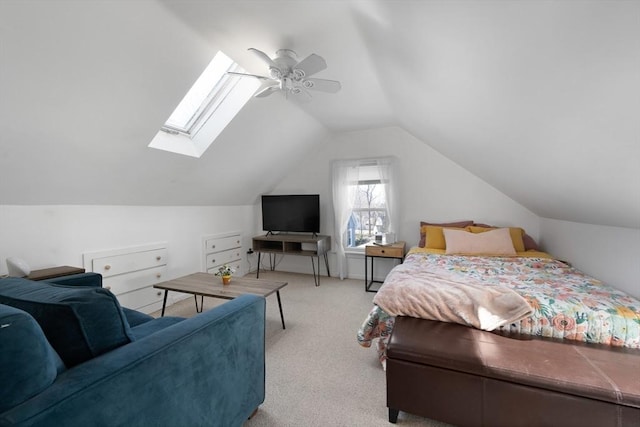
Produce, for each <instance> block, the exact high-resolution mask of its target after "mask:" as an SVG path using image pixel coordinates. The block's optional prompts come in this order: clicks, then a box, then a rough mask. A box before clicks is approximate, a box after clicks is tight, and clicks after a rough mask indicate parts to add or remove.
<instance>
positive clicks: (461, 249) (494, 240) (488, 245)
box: [442, 228, 516, 256]
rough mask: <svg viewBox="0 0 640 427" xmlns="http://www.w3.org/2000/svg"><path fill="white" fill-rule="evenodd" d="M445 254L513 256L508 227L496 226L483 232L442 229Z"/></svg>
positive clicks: (514, 253) (514, 251)
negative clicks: (496, 227)
mask: <svg viewBox="0 0 640 427" xmlns="http://www.w3.org/2000/svg"><path fill="white" fill-rule="evenodd" d="M442 231H443V233H444V240H445V243H446V252H445V253H447V254H450V255H453V254H460V255H504V256H515V255H516V250H515V249H514V247H513V241H512V240H511V234H510V233H509V229H508V228H498V229H495V230H491V231H486V232H484V233H470V232H468V231H462V230H453V229H449V228H443V229H442Z"/></svg>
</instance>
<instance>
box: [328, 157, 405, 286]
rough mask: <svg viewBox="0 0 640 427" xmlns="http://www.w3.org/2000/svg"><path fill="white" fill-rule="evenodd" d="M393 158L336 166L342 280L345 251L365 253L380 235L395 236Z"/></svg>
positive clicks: (336, 232)
mask: <svg viewBox="0 0 640 427" xmlns="http://www.w3.org/2000/svg"><path fill="white" fill-rule="evenodd" d="M393 164H394V159H393V158H380V159H362V160H339V161H336V162H334V164H333V184H332V187H333V207H334V217H335V227H336V229H335V238H336V240H337V246H338V247H337V248H336V251H337V258H338V267H339V269H340V277H342V278H344V277H346V258H345V251H364V246H365V245H366V244H367V243H370V242H371V241H373V240H374V239H375V236H376V234H380V233H386V232H394V231H395V230H394V215H395V212H394V202H393V200H394V198H395V197H396V196H395V191H394V189H393V185H394V181H395V179H394V177H393V169H394V168H393Z"/></svg>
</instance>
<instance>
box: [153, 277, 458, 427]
mask: <svg viewBox="0 0 640 427" xmlns="http://www.w3.org/2000/svg"><path fill="white" fill-rule="evenodd" d="M260 278H261V279H262V278H264V279H271V280H277V281H283V282H284V281H286V282H288V286H286V287H285V288H283V289H282V290H281V291H280V295H281V298H282V307H283V311H284V319H285V323H286V327H287V329H286V330H283V329H282V324H281V322H280V314H279V312H278V302H277V299H276V296H275V295H271V296H269V297H268V298H267V324H266V347H267V348H266V368H267V373H266V399H265V402H264V404H263V405H262V406H260V409H259V410H258V412H257V414H256V415H255V416H254V417H253V418H252V419H251V420H249V421H247V422H246V423H245V427H262V426H278V427H280V426H283V427H284V426H296V427H297V426H305V427H306V426H385V427H388V426H390V425H392V424H390V423H389V422H388V421H387V407H386V395H385V375H384V371H383V370H382V367H381V366H380V363H379V362H378V359H377V355H376V352H375V350H374V349H373V348H363V347H361V346H360V345H358V342H357V340H356V332H357V330H358V328H359V327H360V325H361V323H362V322H363V320H364V319H365V317H366V315H367V314H368V312H369V310H370V309H371V306H372V303H371V301H372V299H373V296H374V294H373V293H369V292H365V291H364V282H363V281H362V280H342V281H341V280H339V279H335V278H327V277H324V276H323V277H322V279H321V284H320V286H319V287H315V286H314V284H313V277H312V276H311V275H305V274H294V273H281V272H271V271H267V272H260ZM222 303H224V301H223V300H216V299H212V298H205V303H204V304H205V309H208V308H212V307H214V306H216V305H219V304H222ZM194 314H195V305H194V301H193V298H187V299H185V300H183V301H180V302H179V303H177V304H174V305H173V306H170V307H168V308H167V312H166V315H169V316H171V315H173V316H184V317H189V316H193V315H194ZM156 315H157V314H156ZM397 425H398V426H401V427H404V426H406V427H415V426H422V427H424V426H429V427H442V426H446V424H443V423H439V422H436V421H431V420H427V419H424V418H421V417H417V416H413V415H409V414H406V413H404V412H401V413H400V416H399V418H398V424H397Z"/></svg>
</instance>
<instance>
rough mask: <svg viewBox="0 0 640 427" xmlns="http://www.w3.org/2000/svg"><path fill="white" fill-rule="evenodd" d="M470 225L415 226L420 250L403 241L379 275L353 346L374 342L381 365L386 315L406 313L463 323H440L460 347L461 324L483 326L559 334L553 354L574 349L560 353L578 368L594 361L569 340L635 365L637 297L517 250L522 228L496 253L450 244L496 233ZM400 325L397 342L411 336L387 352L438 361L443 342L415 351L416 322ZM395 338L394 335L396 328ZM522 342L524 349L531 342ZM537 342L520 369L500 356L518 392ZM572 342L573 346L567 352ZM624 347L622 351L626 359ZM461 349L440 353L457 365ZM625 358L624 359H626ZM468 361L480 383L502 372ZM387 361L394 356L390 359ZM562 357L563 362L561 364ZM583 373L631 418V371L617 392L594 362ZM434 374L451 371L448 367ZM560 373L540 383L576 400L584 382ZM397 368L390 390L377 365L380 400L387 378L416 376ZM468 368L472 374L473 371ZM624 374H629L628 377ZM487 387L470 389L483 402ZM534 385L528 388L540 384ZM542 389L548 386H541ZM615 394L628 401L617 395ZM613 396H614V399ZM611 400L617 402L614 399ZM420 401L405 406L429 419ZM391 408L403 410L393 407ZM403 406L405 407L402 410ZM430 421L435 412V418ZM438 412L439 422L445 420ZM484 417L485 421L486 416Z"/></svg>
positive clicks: (388, 325) (639, 328)
mask: <svg viewBox="0 0 640 427" xmlns="http://www.w3.org/2000/svg"><path fill="white" fill-rule="evenodd" d="M434 227H435V228H434ZM470 227H471V228H470ZM473 227H474V226H466V227H464V228H462V227H452V228H447V227H437V226H429V228H426V227H425V226H423V227H421V231H424V232H425V233H424V234H426V241H425V238H424V237H425V236H424V234H423V236H421V237H422V239H421V240H422V241H421V243H422V246H424V247H420V246H418V247H414V248H412V249H411V250H410V251H409V253H408V254H407V256H406V258H405V261H404V263H403V264H401V265H399V266H396V267H394V268H393V269H392V271H391V272H390V273H389V274H388V275H387V278H386V279H385V282H384V283H383V285H382V286H381V288H380V290H379V291H378V293H377V294H376V296H375V297H374V306H373V308H372V309H371V311H370V313H369V314H368V316H367V317H366V319H365V320H364V322H363V323H362V326H361V327H360V329H359V330H358V333H357V339H358V342H359V344H360V345H362V346H363V347H371V346H372V345H374V344H375V347H376V349H377V351H378V357H379V359H380V362H381V363H382V366H383V367H385V363H386V361H387V346H388V342H389V338H390V337H391V335H392V332H393V329H394V325H395V323H396V318H398V319H403V320H404V319H411V318H418V319H426V320H428V321H430V322H431V324H434V325H437V324H442V323H440V322H445V323H446V324H461V325H465V326H470V327H472V329H469V328H460V327H454V328H450V329H448V330H451V331H455V332H452V334H456V335H457V336H456V337H454V338H453V339H452V340H451V341H452V342H453V341H456V340H457V342H465V343H467V344H469V347H470V348H474V347H475V348H477V345H478V343H477V342H471V341H469V339H470V338H469V337H470V336H471V335H469V333H468V332H466V330H476V331H479V333H481V334H485V335H473V337H474V338H473V339H477V340H481V341H486V340H487V335H486V334H487V333H489V332H481V331H480V330H484V331H490V333H489V336H502V337H505V336H506V337H510V336H511V337H522V336H530V337H532V338H536V339H538V338H539V339H540V340H550V341H553V342H554V343H555V342H559V341H560V342H562V343H569V344H571V346H566V345H562V344H561V345H560V347H553V349H554V350H553V351H556V352H559V353H561V354H564V353H565V352H568V351H577V352H578V353H575V354H574V353H571V355H570V356H567V357H577V358H579V359H581V361H582V362H584V363H586V365H585V366H596V364H597V362H594V361H592V360H587V359H588V358H587V357H586V356H585V354H586V353H585V351H586V350H582V349H580V347H578V346H579V345H587V346H591V345H593V346H596V348H599V347H601V348H608V349H611V351H612V353H611V354H612V355H613V357H612V358H611V361H612V362H611V363H613V364H614V365H615V364H617V361H618V360H620V361H623V359H621V358H622V357H626V358H627V359H624V363H627V364H629V363H631V365H630V366H637V365H638V364H639V363H640V351H638V349H640V301H639V300H638V299H636V298H634V297H632V296H630V295H627V294H625V293H624V292H622V291H619V290H616V289H614V288H612V287H609V286H607V285H605V284H603V283H602V282H600V281H599V280H597V279H595V278H593V277H590V276H588V275H586V274H584V273H583V272H581V271H579V270H577V269H575V268H573V267H572V266H570V265H569V264H568V263H566V262H563V261H560V260H556V259H553V257H551V256H550V255H549V254H546V253H544V252H540V251H537V250H532V249H531V248H529V250H527V248H526V247H525V245H522V242H521V241H519V240H518V241H516V240H517V239H519V238H521V237H522V236H524V235H525V233H524V230H522V229H519V228H511V229H508V231H506V230H507V229H502V230H503V231H502V232H501V237H500V239H501V241H502V244H503V246H504V243H505V239H511V243H512V247H511V248H510V249H509V250H506V252H501V250H500V249H499V248H498V249H497V250H496V246H495V245H494V246H491V245H489V246H490V247H489V248H488V247H487V246H486V242H481V243H480V245H479V246H478V244H477V243H478V242H477V241H475V240H474V242H472V244H471V245H469V243H468V242H465V243H464V244H462V246H460V244H459V243H460V242H456V239H457V238H458V237H460V238H462V239H468V238H469V237H471V235H472V234H474V235H476V236H473V237H472V240H473V239H477V235H479V234H480V233H485V232H488V230H489V231H495V230H497V229H496V228H492V227H489V226H486V227H482V228H483V229H482V230H478V229H475V230H474V229H473ZM454 230H455V231H454ZM429 232H431V233H432V234H433V235H437V236H436V237H437V238H436V239H435V241H434V238H433V236H432V238H431V239H429ZM452 232H454V234H455V235H456V236H455V237H456V239H454V238H452V239H449V238H448V237H450V236H451V235H452ZM459 233H466V235H464V236H463V235H458V234H459ZM494 234H498V233H494ZM505 236H508V237H505ZM482 238H484V237H482ZM514 238H515V239H514ZM499 246H500V245H498V247H499ZM507 246H508V245H507ZM517 249H519V250H517ZM399 316H401V317H399ZM433 321H436V322H433ZM426 323H427V322H425V324H426ZM409 324H411V322H404V325H405V326H404V328H405V330H404V331H403V334H402V335H403V337H402V338H401V339H403V340H405V341H406V337H410V339H409V341H411V340H413V344H409V347H407V346H406V345H405V344H401V345H400V346H399V347H397V348H401V351H396V353H398V354H400V353H404V354H405V355H408V359H412V358H416V357H418V359H420V358H422V359H425V360H430V361H434V360H436V359H438V358H441V359H442V356H443V355H444V354H446V353H447V352H448V351H449V350H448V349H446V348H444V347H446V346H447V344H446V343H444V341H443V344H442V345H440V348H438V344H437V343H436V344H429V346H430V347H429V349H427V350H425V348H426V347H424V345H423V344H422V343H421V342H420V341H421V340H422V338H420V337H419V336H417V335H416V333H415V329H420V328H422V327H423V326H424V325H422V326H420V327H417V326H416V324H415V322H414V323H413V324H412V325H413V326H407V325H409ZM435 327H436V326H428V327H427V326H424V330H425V331H429V330H431V331H433V330H434V328H435ZM407 328H411V329H413V331H412V330H409V331H407V330H406V329H407ZM456 328H457V329H456ZM441 331H442V330H441V329H439V330H438V332H437V333H436V334H435V335H434V334H433V333H431V334H432V335H430V336H429V338H428V339H432V340H433V339H434V337H438V339H443V338H444V337H445V336H444V335H442V332H441ZM398 335H399V336H400V334H398ZM399 339H400V338H399ZM425 339H426V338H425ZM446 339H447V340H448V339H449V338H448V337H447V338H446ZM500 339H502V338H500ZM489 340H491V338H489ZM510 341H511V343H510V342H508V341H501V344H499V345H498V350H495V349H494V350H492V352H493V353H495V352H496V351H498V352H501V351H502V350H501V349H506V348H511V349H513V347H514V346H513V345H511V344H512V343H514V342H515V340H513V339H512V340H510ZM392 343H393V342H392ZM396 344H397V343H396ZM495 344H496V343H495V342H492V345H495ZM574 344H575V345H574ZM402 345H405V347H404V348H402ZM545 345H546V344H545ZM555 345H557V344H555ZM412 346H413V347H412ZM500 346H503V347H500ZM528 348H529V349H532V348H533V347H528ZM540 348H542V347H539V346H538V352H531V354H534V353H535V354H538V356H537V360H535V361H534V360H532V359H530V358H531V357H533V356H526V355H525V356H522V355H521V356H519V357H522V369H519V368H517V367H516V369H514V365H513V361H511V362H509V363H511V365H510V366H509V372H510V373H509V375H510V376H511V380H510V381H508V383H509V385H510V386H514V384H515V385H517V386H518V387H520V389H522V384H523V383H527V382H528V381H529V380H530V379H531V375H529V374H530V373H531V371H530V370H531V369H533V368H532V366H534V365H535V364H536V363H538V362H539V359H540V357H539V356H540V354H541V353H539V350H540ZM576 348H577V349H578V350H575V349H576ZM618 349H619V350H621V351H622V352H623V353H624V354H623V355H619V354H618V353H615V350H618ZM518 351H521V350H518ZM420 352H423V353H424V352H430V353H429V354H427V355H426V357H425V354H420ZM629 352H630V353H631V356H629V354H628V353H629ZM463 353H465V352H459V354H458V355H455V354H453V353H451V354H448V355H447V356H446V357H445V358H444V359H446V358H449V359H451V358H453V359H455V358H458V357H459V358H460V359H458V360H454V365H457V366H458V367H460V366H465V363H466V362H465V359H466V358H467V355H465V354H463ZM542 354H544V353H542ZM576 354H577V356H576ZM416 355H417V356H416ZM434 355H435V356H434ZM567 355H569V353H567ZM401 357H405V356H401ZM528 357H529V359H528ZM598 357H600V356H598ZM629 357H631V359H628V358H629ZM607 358H608V357H607ZM616 358H618V359H616ZM479 359H485V358H479ZM479 359H478V360H479ZM582 359H584V360H582ZM478 360H476V361H475V362H476V363H477V364H478V366H476V367H471V368H468V369H470V370H471V371H474V370H475V371H477V372H475V373H474V375H476V376H477V375H480V377H482V378H483V380H494V379H495V378H492V376H494V374H495V373H496V372H502V373H504V372H505V369H504V368H505V367H504V366H492V367H490V368H487V366H481V365H483V364H484V363H486V359H485V360H481V361H478ZM495 360H498V362H495V363H498V364H500V363H501V362H500V358H497V359H495ZM450 361H451V360H449V361H446V360H445V361H444V362H442V363H441V362H437V363H440V366H437V367H436V368H437V369H440V368H441V367H442V364H443V363H444V364H447V363H449V362H450ZM404 362H406V361H405V360H402V361H401V364H402V363H404ZM410 362H411V360H410ZM577 362H578V361H577V360H576V363H577ZM394 363H397V361H396V362H394ZM429 363H431V362H429ZM437 363H436V364H437ZM543 363H547V365H542V367H541V371H540V372H542V373H543V374H542V376H544V375H545V374H544V372H545V371H546V370H549V367H550V365H548V363H551V362H549V361H546V360H545V361H543ZM567 363H572V362H571V361H567ZM414 365H415V364H414ZM416 366H421V369H422V368H424V365H416ZM469 366H471V365H469ZM432 368H433V366H429V369H432ZM551 368H554V366H551ZM557 368H558V372H561V371H562V369H561V368H562V367H557ZM587 370H588V371H590V372H589V374H591V371H597V372H599V374H598V375H602V381H604V382H607V383H608V384H607V385H606V386H605V389H602V390H600V392H601V393H603V394H604V395H606V394H607V393H609V394H611V395H612V396H613V397H612V398H611V399H613V400H612V401H608V402H606V403H607V404H612V405H613V407H614V409H613V411H614V413H618V414H620V413H622V412H621V409H620V408H623V409H624V411H626V410H628V409H629V408H631V410H632V415H631V417H632V419H633V420H634V421H635V420H636V419H637V417H640V415H638V414H640V404H639V403H638V399H639V396H640V393H639V392H638V390H637V389H638V388H640V386H639V385H638V384H639V383H640V382H639V381H637V380H638V379H640V378H638V373H637V370H636V372H635V373H630V374H629V375H630V376H629V375H627V379H623V380H622V382H624V381H626V383H625V384H624V385H623V387H626V388H625V393H621V392H620V390H619V384H616V383H615V381H613V380H612V379H611V378H610V376H607V375H605V373H603V370H602V369H600V368H595V367H594V368H589V369H587ZM618 370H619V369H618ZM444 371H446V372H449V373H450V372H451V371H450V369H449V368H447V369H445V370H444ZM517 371H520V372H517ZM564 371H565V375H567V378H566V381H564V380H562V379H558V378H559V377H561V376H562V374H557V375H559V377H558V378H547V383H548V384H552V385H551V386H550V387H551V389H553V390H554V393H556V394H557V392H560V394H559V396H564V397H566V396H569V395H570V398H571V400H570V401H571V402H574V401H580V399H582V398H583V397H584V395H583V394H581V393H587V394H588V393H589V392H590V391H588V390H587V391H586V392H585V391H584V390H582V391H580V389H581V388H582V389H585V390H586V388H589V387H590V386H589V387H586V386H585V384H581V383H580V381H582V380H579V381H578V383H575V377H576V375H575V372H574V373H572V374H571V375H569V374H568V371H567V370H566V369H564ZM407 372H411V373H410V374H406V373H405V376H404V377H403V378H404V379H403V380H402V381H401V382H400V383H401V385H402V387H398V380H390V378H389V372H387V385H388V388H387V393H388V395H387V397H388V404H389V402H390V401H391V400H392V398H391V397H390V396H391V394H390V393H391V392H390V391H389V390H390V387H391V386H390V384H395V385H394V387H395V388H396V389H398V388H401V389H406V387H405V385H406V384H405V383H410V382H412V381H413V380H412V378H418V376H419V374H418V373H416V372H422V371H420V370H417V371H415V372H413V371H407ZM434 372H435V371H434ZM478 372H482V373H481V374H478ZM394 375H395V374H394ZM430 375H431V374H430ZM526 377H528V378H526ZM623 377H624V376H623ZM425 378H426V379H430V378H431V377H429V376H426V377H424V378H423V379H425ZM443 378H446V380H445V381H443V384H447V383H450V381H451V377H450V376H449V374H447V376H445V377H443ZM474 378H476V377H474ZM516 378H518V379H516ZM629 378H630V379H631V381H629ZM499 380H501V379H499ZM599 380H600V379H599ZM563 381H564V382H563ZM427 382H428V381H427ZM569 383H571V385H570V387H574V388H575V390H574V391H573V392H571V393H569V394H568V395H565V394H563V393H564V389H563V387H567V384H569ZM419 384H420V385H418V386H416V387H418V388H420V389H422V388H426V387H425V386H422V384H425V382H424V381H423V382H421V383H419ZM483 384H484V383H483ZM562 384H564V385H562ZM545 387H546V386H545ZM554 387H555V388H554ZM585 387H586V388H585ZM592 388H593V387H591V389H592ZM487 389H488V388H487V387H486V386H485V385H482V386H479V389H478V390H483V391H482V398H481V401H482V404H483V405H484V403H486V402H488V401H490V400H491V397H490V396H485V395H484V393H485V391H486V390H487ZM520 389H518V390H520ZM535 390H537V391H536V392H538V391H539V390H540V389H539V388H538V389H535ZM576 390H578V391H576ZM544 391H545V392H549V389H546V390H544ZM457 392H458V391H456V392H455V393H457ZM412 393H413V394H412V395H415V394H416V389H415V387H414V390H413V392H412ZM516 394H517V393H516V392H511V391H510V392H509V395H513V396H515V395H516ZM621 395H624V396H626V397H625V398H628V399H631V400H630V401H629V400H624V399H621V398H620V396H621ZM554 396H555V397H553V398H552V399H550V401H558V399H559V397H557V396H556V395H554ZM629 396H631V397H629ZM432 397H433V396H432ZM425 399H426V398H425ZM429 399H431V398H429ZM527 399H528V400H527V402H529V403H528V406H531V402H532V400H530V398H529V397H528V398H527ZM589 399H591V400H589ZM616 399H618V400H617V401H616ZM393 400H394V402H397V400H398V399H396V398H393ZM423 400H424V399H423ZM449 400H450V399H449ZM587 400H588V401H587V402H586V404H585V405H586V406H585V407H592V406H593V402H594V401H593V396H591V397H589V398H588V399H587ZM605 400H606V399H605ZM629 402H631V403H629ZM423 403H424V402H423ZM621 403H622V404H623V405H622V406H619V405H620V404H621ZM423 406H424V405H422V403H421V404H418V405H417V406H416V405H414V406H413V408H417V409H416V410H415V411H414V413H417V414H419V415H425V416H429V415H430V414H431V412H428V411H427V412H421V410H422V409H421V408H423ZM427 406H428V405H427ZM409 407H412V406H411V404H409ZM389 408H390V421H392V422H394V421H395V419H397V413H398V411H397V409H398V407H397V406H396V409H395V416H392V410H391V406H390V405H389ZM400 409H402V410H405V409H403V408H402V407H400ZM554 410H555V409H554ZM407 411H408V412H410V410H409V409H407ZM624 411H623V412H624ZM453 412H456V411H449V413H448V414H451V413H453ZM499 412H500V411H493V412H492V411H489V410H487V409H486V408H483V409H481V410H479V412H478V413H479V414H483V416H485V415H486V416H493V415H495V414H496V413H499ZM532 413H534V414H539V413H540V411H538V410H536V411H534V412H532ZM536 416H538V415H536ZM434 418H436V419H437V417H434ZM618 418H619V417H618ZM440 419H441V420H443V421H447V419H446V418H444V419H443V418H440ZM491 419H493V420H495V418H491ZM618 421H619V419H618ZM638 421H640V418H638ZM449 422H451V421H449ZM470 425H475V423H473V422H472V423H471V424H470ZM612 425H625V423H622V424H620V423H619V422H618V423H616V424H612Z"/></svg>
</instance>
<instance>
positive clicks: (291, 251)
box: [252, 233, 331, 286]
mask: <svg viewBox="0 0 640 427" xmlns="http://www.w3.org/2000/svg"><path fill="white" fill-rule="evenodd" d="M303 246H309V247H311V246H313V249H309V248H305V249H303ZM252 247H253V250H254V251H256V252H258V269H257V271H256V278H260V258H261V256H262V254H263V253H264V254H269V256H271V255H278V254H281V255H303V256H308V257H310V258H311V267H312V268H313V281H314V283H315V285H316V286H320V257H323V258H324V265H325V267H326V269H327V277H331V273H330V272H329V258H328V257H327V253H328V252H329V250H330V249H331V237H330V236H322V235H319V234H318V235H315V234H314V235H313V236H309V235H305V234H273V233H272V234H266V235H263V236H255V237H254V238H253V242H252ZM314 257H315V258H316V259H317V263H318V272H317V273H316V265H315V264H314V262H313V258H314ZM269 267H270V268H271V270H272V271H273V270H275V268H276V266H275V263H274V262H270V263H269Z"/></svg>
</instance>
